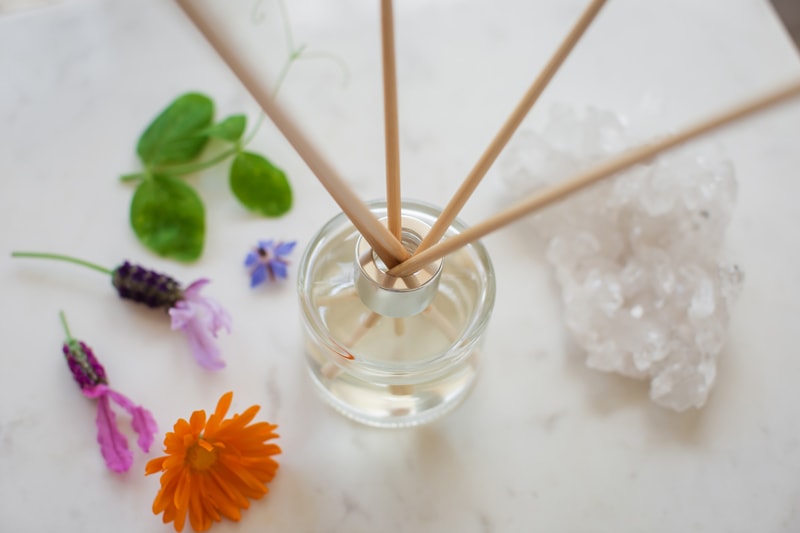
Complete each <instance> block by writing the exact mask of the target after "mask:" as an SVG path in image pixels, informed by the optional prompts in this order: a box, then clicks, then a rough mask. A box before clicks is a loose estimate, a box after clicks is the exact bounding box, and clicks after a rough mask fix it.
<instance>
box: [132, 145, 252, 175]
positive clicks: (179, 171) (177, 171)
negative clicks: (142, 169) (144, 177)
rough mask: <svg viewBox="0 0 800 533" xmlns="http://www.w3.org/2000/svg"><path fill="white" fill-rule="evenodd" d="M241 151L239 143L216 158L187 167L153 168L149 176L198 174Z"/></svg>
mask: <svg viewBox="0 0 800 533" xmlns="http://www.w3.org/2000/svg"><path fill="white" fill-rule="evenodd" d="M239 150H241V145H240V143H238V142H237V143H236V144H235V145H233V146H232V147H231V148H228V149H227V150H225V151H224V152H221V153H219V154H217V155H216V156H214V157H212V158H211V159H209V160H207V161H201V162H199V163H190V164H188V165H175V166H167V167H153V168H149V169H148V170H149V171H150V173H151V174H169V175H170V176H183V175H185V174H192V173H193V172H199V171H201V170H205V169H207V168H209V167H213V166H214V165H216V164H217V163H221V162H222V161H225V160H226V159H228V158H229V157H230V156H232V155H233V154H235V153H237V152H239Z"/></svg>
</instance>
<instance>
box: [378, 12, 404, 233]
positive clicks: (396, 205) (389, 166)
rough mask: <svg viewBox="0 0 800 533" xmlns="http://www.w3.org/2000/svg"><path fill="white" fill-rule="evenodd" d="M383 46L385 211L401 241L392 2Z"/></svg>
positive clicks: (386, 14) (386, 16)
mask: <svg viewBox="0 0 800 533" xmlns="http://www.w3.org/2000/svg"><path fill="white" fill-rule="evenodd" d="M381 45H382V50H383V115H384V129H385V132H386V133H385V138H386V139H385V141H386V210H387V215H388V219H389V221H388V225H389V232H390V233H391V234H392V235H394V236H395V238H396V239H398V240H400V239H402V229H403V222H402V219H401V206H400V202H401V201H400V139H399V136H398V125H397V123H398V120H397V68H396V65H395V51H394V15H393V13H392V0H381Z"/></svg>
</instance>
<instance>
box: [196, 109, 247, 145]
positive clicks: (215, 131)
mask: <svg viewBox="0 0 800 533" xmlns="http://www.w3.org/2000/svg"><path fill="white" fill-rule="evenodd" d="M245 128H247V117H245V116H244V115H231V116H229V117H227V118H226V119H225V120H223V121H221V122H219V123H217V124H214V125H213V126H211V127H210V128H206V129H205V130H203V132H202V133H204V134H205V135H208V136H209V137H214V138H216V139H222V140H223V141H230V142H236V141H238V140H239V139H241V138H242V135H243V134H244V130H245Z"/></svg>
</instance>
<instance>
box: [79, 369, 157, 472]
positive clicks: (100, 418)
mask: <svg viewBox="0 0 800 533" xmlns="http://www.w3.org/2000/svg"><path fill="white" fill-rule="evenodd" d="M83 395H84V396H86V397H87V398H95V399H97V421H96V423H97V443H98V444H99V445H100V452H101V453H102V454H103V459H105V461H106V465H107V466H108V468H110V469H111V470H113V471H114V472H127V471H128V469H129V468H130V467H131V465H132V464H133V453H132V452H131V451H130V450H129V449H128V440H127V439H126V438H125V435H123V434H122V433H120V431H119V429H118V428H117V421H116V416H115V415H114V411H112V410H111V400H113V401H114V403H116V404H117V405H119V406H120V407H122V408H123V409H125V410H126V411H127V412H128V414H130V415H131V427H133V430H134V431H135V432H136V433H137V434H138V435H139V439H138V440H137V441H136V443H137V444H138V445H139V448H141V449H142V451H143V452H145V453H147V452H149V451H150V446H151V445H152V444H153V437H154V436H155V434H156V432H157V431H158V425H157V424H156V421H155V420H154V419H153V415H152V414H151V413H150V411H148V410H147V409H145V408H144V407H142V406H140V405H136V404H134V403H133V402H132V401H131V400H130V399H128V398H127V397H126V396H124V395H122V394H120V393H119V392H117V391H115V390H113V389H111V388H109V387H108V385H102V384H101V385H96V386H94V387H90V388H86V389H83Z"/></svg>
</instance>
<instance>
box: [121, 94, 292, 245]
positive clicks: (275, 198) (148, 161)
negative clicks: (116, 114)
mask: <svg viewBox="0 0 800 533" xmlns="http://www.w3.org/2000/svg"><path fill="white" fill-rule="evenodd" d="M246 127H247V118H246V117H245V116H244V115H231V116H228V117H225V118H223V119H222V120H220V121H219V122H214V102H213V101H212V100H211V98H209V97H208V96H206V95H203V94H200V93H186V94H183V95H181V96H179V97H178V98H177V99H175V100H174V101H173V102H172V103H171V104H169V105H168V106H167V108H166V109H164V111H162V112H161V113H160V114H159V115H158V116H157V117H156V118H155V119H154V120H153V121H152V122H151V123H150V125H149V126H148V127H147V129H145V131H144V133H142V135H141V137H140V138H139V142H138V144H137V146H136V153H137V155H138V156H139V159H140V161H141V162H142V165H143V166H144V170H143V171H142V172H137V173H135V174H127V175H124V176H122V177H121V178H120V179H121V180H122V181H126V182H136V183H138V184H137V186H136V191H135V192H134V194H133V199H132V201H131V206H130V223H131V227H132V228H133V231H134V233H136V236H137V238H138V239H139V241H140V242H141V243H142V244H144V245H145V246H146V247H147V248H149V249H150V250H152V251H154V252H156V253H157V254H159V255H162V256H165V257H170V258H173V259H177V260H180V261H194V260H196V259H198V258H199V257H200V255H201V254H202V251H203V245H204V241H205V206H204V205H203V201H202V200H201V199H200V196H199V195H198V194H197V192H196V191H195V190H194V188H193V187H192V186H191V185H189V184H187V183H186V182H185V181H183V180H182V179H181V178H183V177H184V176H187V175H189V174H193V173H195V172H199V171H201V170H204V169H207V168H210V167H213V166H216V165H219V164H221V163H222V162H224V161H226V160H228V159H231V160H232V161H231V165H230V170H229V173H228V181H229V185H230V188H231V191H232V192H233V195H234V196H235V197H236V199H237V200H238V201H239V203H241V204H242V205H243V206H244V207H246V208H247V209H249V210H251V211H253V212H255V213H258V214H261V215H264V216H268V217H277V216H280V215H283V214H284V213H286V212H287V211H288V210H289V209H290V208H291V206H292V189H291V186H290V185H289V181H288V179H287V178H286V174H285V173H284V172H283V171H282V170H281V169H279V168H278V167H276V166H275V165H273V164H272V162H270V161H269V160H268V159H267V158H265V157H264V156H262V155H259V154H257V153H254V152H250V151H246V150H245V147H246V146H247V144H248V143H249V142H250V140H252V137H253V135H254V134H255V131H257V128H258V125H257V126H256V128H254V129H253V131H252V132H251V133H250V135H249V136H248V137H247V138H243V136H244V132H245V129H246ZM212 140H215V141H216V142H221V143H223V144H224V145H227V147H226V148H225V149H224V150H222V151H221V152H219V153H218V154H217V155H215V156H213V157H210V158H208V159H206V160H200V156H201V155H202V154H203V153H204V152H205V151H206V148H207V147H208V145H209V144H211V142H212Z"/></svg>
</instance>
